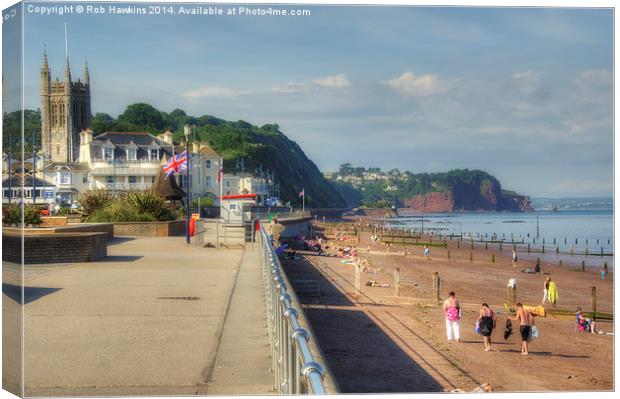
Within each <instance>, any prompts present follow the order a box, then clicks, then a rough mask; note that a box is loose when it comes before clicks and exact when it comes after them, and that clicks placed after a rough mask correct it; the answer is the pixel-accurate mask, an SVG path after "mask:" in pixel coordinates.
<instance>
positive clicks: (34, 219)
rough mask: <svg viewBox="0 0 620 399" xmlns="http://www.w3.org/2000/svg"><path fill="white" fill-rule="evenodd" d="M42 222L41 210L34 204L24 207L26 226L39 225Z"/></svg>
mask: <svg viewBox="0 0 620 399" xmlns="http://www.w3.org/2000/svg"><path fill="white" fill-rule="evenodd" d="M41 223H42V221H41V215H40V214H39V210H38V209H37V208H36V207H34V206H32V205H28V206H26V208H25V209H24V224H25V225H26V226H39V225H40V224H41Z"/></svg>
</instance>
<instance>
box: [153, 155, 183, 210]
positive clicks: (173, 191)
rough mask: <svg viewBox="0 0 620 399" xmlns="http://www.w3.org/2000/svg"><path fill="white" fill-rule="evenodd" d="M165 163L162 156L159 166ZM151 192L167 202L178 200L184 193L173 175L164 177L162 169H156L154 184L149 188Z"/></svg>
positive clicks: (164, 158)
mask: <svg viewBox="0 0 620 399" xmlns="http://www.w3.org/2000/svg"><path fill="white" fill-rule="evenodd" d="M165 162H166V157H165V156H164V157H163V159H162V160H161V165H162V166H163V164H164V163H165ZM151 190H153V191H154V192H156V193H157V194H159V195H161V196H162V197H164V198H166V199H167V200H180V199H182V198H183V197H185V191H183V190H182V189H181V188H180V187H179V186H178V185H177V181H176V180H175V179H174V175H170V176H166V174H165V173H164V170H163V168H161V167H160V168H157V174H156V175H155V182H154V183H153V186H152V187H151Z"/></svg>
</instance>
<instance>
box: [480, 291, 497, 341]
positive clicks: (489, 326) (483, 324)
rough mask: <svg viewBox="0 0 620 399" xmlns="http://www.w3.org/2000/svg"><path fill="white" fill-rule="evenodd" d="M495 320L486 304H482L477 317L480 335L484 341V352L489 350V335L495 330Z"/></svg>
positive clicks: (492, 312) (493, 314)
mask: <svg viewBox="0 0 620 399" xmlns="http://www.w3.org/2000/svg"><path fill="white" fill-rule="evenodd" d="M496 323H497V318H496V317H495V312H494V311H493V309H491V308H490V307H489V305H487V304H486V303H483V304H482V307H481V308H480V314H479V315H478V326H479V327H480V334H481V335H482V337H483V340H484V351H485V352H488V351H490V350H491V333H492V332H493V329H494V328H495V324H496Z"/></svg>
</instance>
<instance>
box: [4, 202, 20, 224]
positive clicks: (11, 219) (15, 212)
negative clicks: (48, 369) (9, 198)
mask: <svg viewBox="0 0 620 399" xmlns="http://www.w3.org/2000/svg"><path fill="white" fill-rule="evenodd" d="M21 223H22V215H21V210H20V209H19V207H18V206H17V205H13V204H10V205H3V206H2V224H3V225H5V226H19V225H20V224H21Z"/></svg>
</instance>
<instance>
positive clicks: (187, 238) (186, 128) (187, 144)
mask: <svg viewBox="0 0 620 399" xmlns="http://www.w3.org/2000/svg"><path fill="white" fill-rule="evenodd" d="M183 130H184V131H183V133H184V135H185V167H186V171H185V181H186V182H187V186H186V187H185V190H187V203H186V204H185V208H186V218H187V221H186V223H185V227H186V228H185V242H186V243H187V244H189V243H190V237H189V219H190V212H191V210H190V209H189V207H190V201H191V192H190V188H189V166H190V165H189V135H190V131H189V125H185V127H184V129H183Z"/></svg>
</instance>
